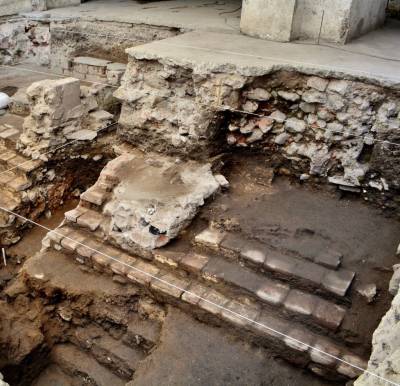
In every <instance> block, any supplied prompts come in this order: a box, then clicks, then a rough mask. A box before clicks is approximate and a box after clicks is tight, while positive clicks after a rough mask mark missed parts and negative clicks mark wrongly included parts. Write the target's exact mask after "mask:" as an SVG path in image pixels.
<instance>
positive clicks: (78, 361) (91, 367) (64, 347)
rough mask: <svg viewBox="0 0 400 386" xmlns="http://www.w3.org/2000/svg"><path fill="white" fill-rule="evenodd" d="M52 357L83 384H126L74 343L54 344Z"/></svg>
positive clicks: (52, 359)
mask: <svg viewBox="0 0 400 386" xmlns="http://www.w3.org/2000/svg"><path fill="white" fill-rule="evenodd" d="M50 359H51V361H52V362H53V363H55V364H57V365H58V366H59V367H60V368H61V369H62V371H63V372H65V373H66V374H69V375H71V376H72V377H74V378H80V379H81V381H80V382H81V384H82V385H96V386H110V385H112V386H125V383H126V382H125V380H123V379H121V378H119V377H117V376H116V375H115V374H113V373H112V372H111V371H110V370H108V369H106V368H105V367H104V366H101V365H100V364H99V363H98V362H97V361H96V360H95V359H94V358H93V357H92V356H90V355H89V354H88V353H85V352H84V351H81V350H79V349H78V348H77V347H76V346H74V345H72V344H60V345H56V346H54V347H53V349H52V351H51V354H50Z"/></svg>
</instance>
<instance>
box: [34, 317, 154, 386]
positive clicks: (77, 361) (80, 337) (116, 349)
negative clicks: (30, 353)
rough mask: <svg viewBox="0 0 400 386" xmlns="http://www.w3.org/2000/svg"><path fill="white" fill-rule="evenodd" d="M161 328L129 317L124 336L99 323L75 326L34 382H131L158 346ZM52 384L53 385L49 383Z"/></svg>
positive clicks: (104, 385)
mask: <svg viewBox="0 0 400 386" xmlns="http://www.w3.org/2000/svg"><path fill="white" fill-rule="evenodd" d="M160 329H161V325H160V323H159V322H157V321H154V320H150V319H142V318H141V317H140V316H139V315H138V314H136V313H131V317H130V319H129V321H128V324H127V329H126V331H125V332H124V333H122V332H121V331H114V333H111V332H110V331H106V330H105V329H103V328H102V327H101V326H100V325H99V324H95V323H94V322H93V323H92V324H89V325H86V326H82V327H77V328H76V329H75V330H74V331H73V332H72V333H71V336H70V337H69V341H68V342H66V343H62V344H57V345H55V346H54V347H53V349H52V351H51V353H50V358H49V359H50V363H51V364H50V366H48V367H47V368H46V370H45V371H44V372H42V374H41V375H40V376H39V378H38V379H37V380H36V381H35V382H34V385H35V386H49V384H57V385H59V384H62V385H63V383H62V382H64V384H65V385H76V384H79V385H81V384H85V385H86V384H88V385H97V386H109V385H113V386H114V385H115V386H119V385H121V386H124V385H125V384H126V383H127V382H128V381H129V380H131V379H132V377H133V376H134V373H135V371H136V368H137V366H138V365H139V363H140V361H142V360H143V359H144V358H145V357H146V356H147V355H148V354H149V353H150V351H151V349H152V348H153V347H154V346H155V345H156V344H157V342H158V340H159V334H160ZM49 382H53V383H49Z"/></svg>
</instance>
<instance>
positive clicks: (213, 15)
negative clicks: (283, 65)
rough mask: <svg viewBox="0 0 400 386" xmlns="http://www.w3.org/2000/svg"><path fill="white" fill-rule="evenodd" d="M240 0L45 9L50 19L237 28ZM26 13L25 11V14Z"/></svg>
mask: <svg viewBox="0 0 400 386" xmlns="http://www.w3.org/2000/svg"><path fill="white" fill-rule="evenodd" d="M241 4H242V2H241V1H240V0H229V1H226V2H225V1H224V2H222V1H221V2H220V1H215V2H214V1H207V0H191V1H190V2H188V1H185V0H174V1H152V2H151V3H147V2H143V1H137V0H136V1H132V0H122V1H110V0H108V1H107V0H92V1H90V2H86V3H83V4H81V5H80V6H78V7H66V8H58V9H52V10H48V11H46V12H45V13H46V14H50V18H51V19H63V18H67V19H71V18H78V19H81V20H91V21H94V20H98V21H113V22H119V23H134V24H149V25H156V26H165V27H173V28H180V29H184V30H202V31H230V32H239V23H240V10H241ZM26 15H27V16H29V13H27V14H26Z"/></svg>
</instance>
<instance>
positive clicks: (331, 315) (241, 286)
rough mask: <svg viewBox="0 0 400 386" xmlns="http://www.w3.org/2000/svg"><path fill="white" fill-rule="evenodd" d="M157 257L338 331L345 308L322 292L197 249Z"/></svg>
mask: <svg viewBox="0 0 400 386" xmlns="http://www.w3.org/2000/svg"><path fill="white" fill-rule="evenodd" d="M154 257H155V260H156V261H157V262H159V263H161V264H163V265H164V266H174V267H177V268H180V269H181V270H184V271H185V272H186V273H188V274H193V275H194V277H195V278H196V279H197V280H199V279H200V280H202V279H203V280H202V281H204V282H205V283H207V282H209V283H213V284H214V283H215V284H217V285H219V286H220V288H222V287H221V286H224V287H228V289H230V291H229V290H228V291H223V292H225V293H227V294H229V295H231V296H234V295H235V294H236V295H242V296H251V297H252V299H253V300H254V301H256V302H261V303H264V304H266V305H268V306H270V307H272V309H274V310H277V311H278V312H279V313H280V315H282V316H283V317H287V316H288V315H289V317H290V318H295V319H296V320H298V321H301V322H304V323H305V324H306V325H311V326H317V327H318V329H321V328H322V329H325V328H326V329H328V330H331V331H336V330H337V329H338V328H339V327H340V325H341V323H342V321H343V319H344V317H345V315H346V311H347V310H346V308H345V307H343V306H340V305H337V304H335V303H334V302H332V301H329V300H325V299H323V298H321V297H320V296H317V295H314V294H310V293H307V292H304V291H300V290H298V289H296V288H294V287H293V286H291V285H290V284H287V283H283V282H281V281H278V280H273V279H269V278H266V277H265V276H264V275H260V274H257V273H255V272H253V271H251V270H248V269H246V268H243V267H241V266H240V265H239V264H237V263H231V262H229V261H226V260H225V259H223V258H219V257H216V256H210V255H205V254H197V253H188V254H182V253H174V252H168V251H165V252H161V251H156V252H154Z"/></svg>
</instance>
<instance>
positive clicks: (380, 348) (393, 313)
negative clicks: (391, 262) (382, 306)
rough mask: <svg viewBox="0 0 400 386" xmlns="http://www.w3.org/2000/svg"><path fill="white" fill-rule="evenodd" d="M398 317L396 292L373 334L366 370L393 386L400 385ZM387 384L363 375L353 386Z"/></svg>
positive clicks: (399, 293) (399, 329)
mask: <svg viewBox="0 0 400 386" xmlns="http://www.w3.org/2000/svg"><path fill="white" fill-rule="evenodd" d="M399 273H400V272H399ZM395 276H396V274H395ZM397 276H398V275H397ZM392 281H393V279H392ZM391 284H392V283H391ZM397 287H398V283H397ZM397 291H398V288H397ZM399 315H400V292H398V293H397V295H396V296H395V298H394V299H393V302H392V306H391V308H390V310H389V311H388V312H387V314H386V315H385V316H384V317H383V318H382V320H381V323H380V324H379V326H378V328H377V329H376V330H375V332H374V335H373V337H372V354H371V357H370V360H369V362H368V368H367V369H368V370H369V371H370V372H372V373H374V374H376V375H378V376H380V377H383V378H385V379H388V380H390V381H392V382H394V384H398V383H400V322H399ZM387 384H388V382H386V381H383V380H381V379H378V378H376V377H374V376H372V375H370V374H363V375H362V376H361V377H360V378H359V379H358V380H357V381H356V382H355V384H354V385H355V386H386V385H387Z"/></svg>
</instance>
